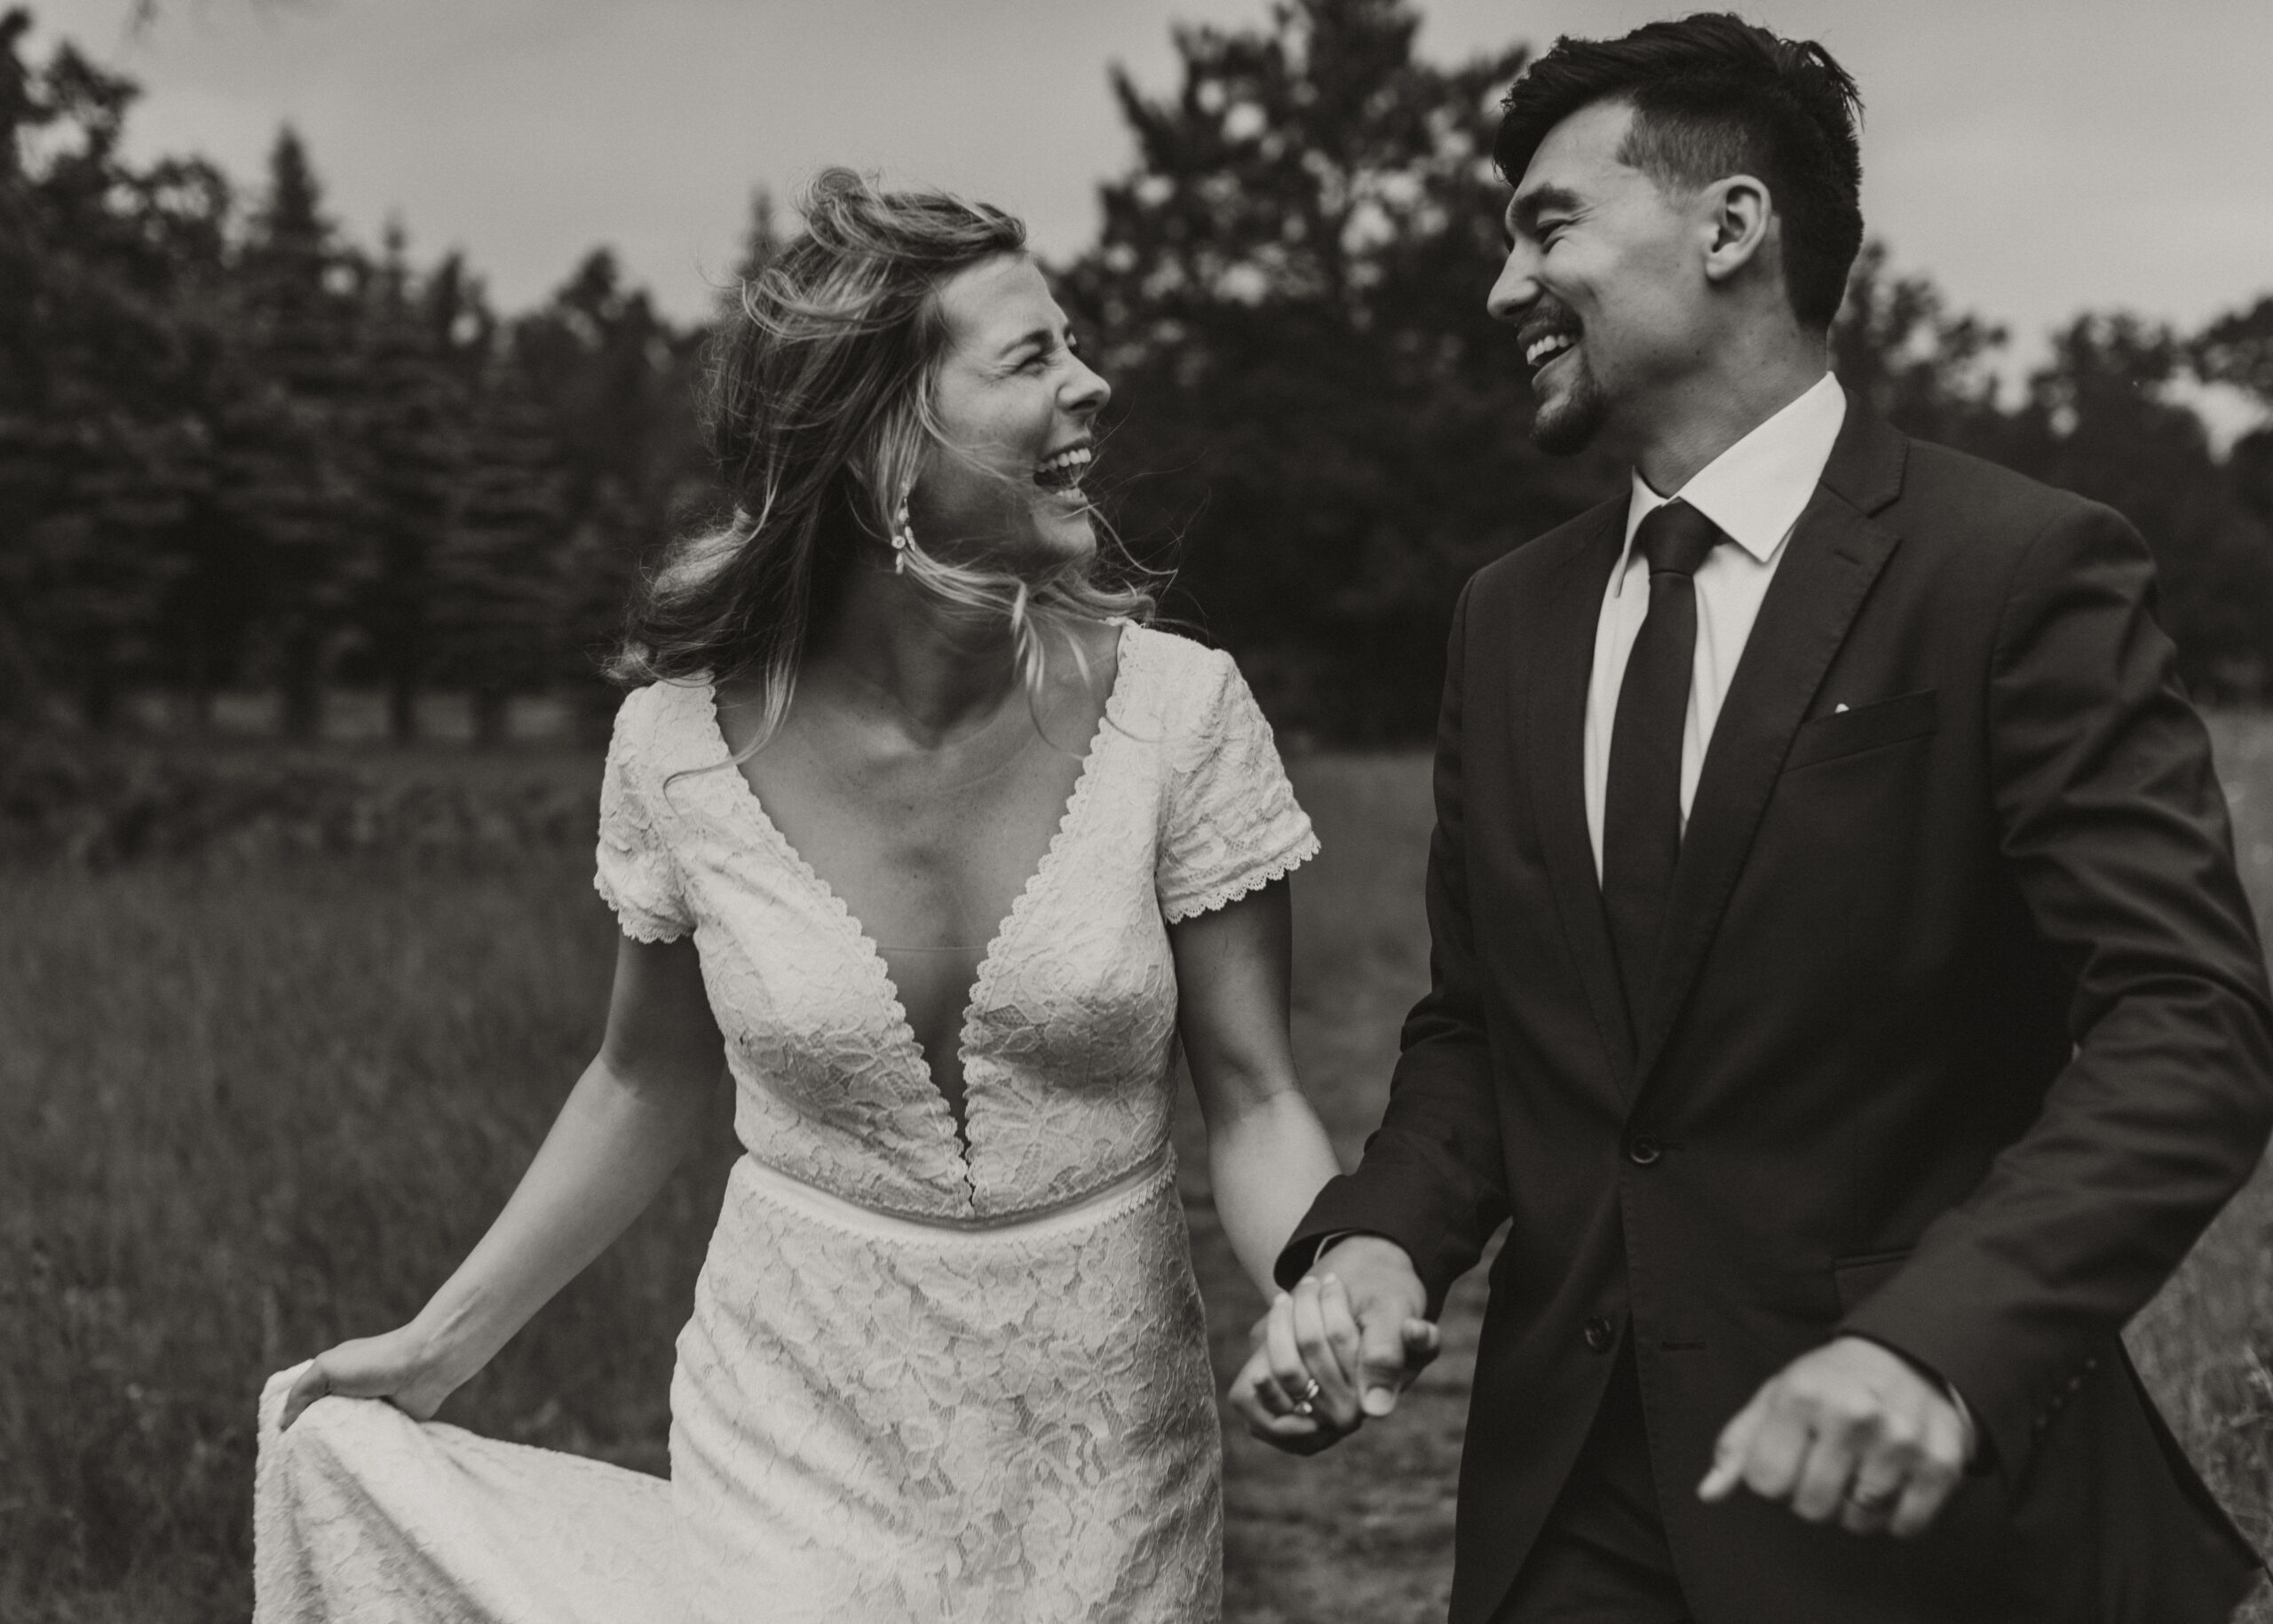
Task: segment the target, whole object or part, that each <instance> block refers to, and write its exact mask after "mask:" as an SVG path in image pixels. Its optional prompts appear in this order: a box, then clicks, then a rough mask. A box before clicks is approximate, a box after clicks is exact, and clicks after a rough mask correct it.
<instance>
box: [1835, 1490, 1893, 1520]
mask: <svg viewBox="0 0 2273 1624" xmlns="http://www.w3.org/2000/svg"><path fill="white" fill-rule="evenodd" d="M1901 1498H1902V1485H1900V1484H1897V1485H1894V1486H1893V1487H1891V1488H1889V1489H1888V1490H1887V1491H1886V1492H1885V1493H1881V1494H1873V1495H1867V1496H1865V1495H1862V1494H1857V1493H1855V1491H1854V1489H1853V1488H1852V1487H1851V1486H1850V1487H1849V1489H1848V1491H1847V1503H1848V1504H1849V1505H1850V1506H1852V1507H1854V1508H1855V1509H1857V1511H1868V1512H1871V1513H1872V1514H1873V1515H1876V1514H1877V1513H1879V1512H1881V1511H1891V1510H1892V1509H1894V1505H1895V1502H1896V1501H1898V1500H1900V1499H1901Z"/></svg>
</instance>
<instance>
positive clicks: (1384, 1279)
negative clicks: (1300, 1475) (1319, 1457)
mask: <svg viewBox="0 0 2273 1624" xmlns="http://www.w3.org/2000/svg"><path fill="white" fill-rule="evenodd" d="M1427 1311H1428V1293H1427V1291H1426V1290H1425V1289H1424V1288H1423V1287H1422V1284H1421V1279H1420V1276H1418V1275H1417V1274H1415V1273H1414V1270H1413V1264H1412V1260H1411V1259H1409V1258H1408V1257H1406V1255H1405V1251H1404V1248H1401V1247H1399V1246H1398V1245H1397V1244H1396V1243H1395V1242H1394V1241H1390V1240H1382V1238H1380V1237H1379V1236H1374V1235H1353V1236H1351V1237H1350V1238H1349V1239H1348V1240H1342V1241H1338V1242H1336V1243H1335V1244H1334V1245H1333V1246H1332V1247H1329V1248H1327V1250H1326V1251H1325V1252H1324V1253H1322V1254H1321V1255H1320V1256H1319V1260H1318V1263H1317V1264H1316V1266H1314V1267H1313V1268H1312V1269H1311V1272H1310V1273H1309V1274H1307V1275H1305V1276H1303V1279H1302V1280H1301V1281H1300V1282H1299V1283H1298V1284H1297V1285H1296V1286H1295V1289H1294V1290H1293V1291H1291V1292H1281V1293H1280V1294H1279V1296H1278V1297H1277V1299H1276V1300H1274V1301H1273V1302H1272V1303H1271V1311H1270V1312H1269V1313H1267V1314H1265V1315H1264V1316H1263V1318H1262V1319H1260V1320H1258V1321H1256V1323H1255V1351H1254V1352H1253V1353H1252V1354H1251V1355H1250V1356H1249V1357H1248V1359H1247V1364H1246V1366H1245V1367H1244V1368H1242V1369H1241V1370H1240V1372H1239V1374H1238V1376H1237V1377H1235V1378H1234V1379H1233V1380H1232V1390H1231V1402H1232V1409H1233V1410H1235V1411H1237V1412H1238V1414H1239V1419H1240V1420H1242V1421H1243V1422H1246V1423H1247V1430H1248V1431H1249V1432H1251V1433H1253V1434H1254V1435H1255V1437H1256V1438H1261V1439H1262V1440H1263V1442H1264V1443H1266V1444H1269V1445H1270V1446H1272V1447H1273V1448H1275V1449H1282V1450H1285V1451H1286V1452H1287V1454H1317V1453H1318V1452H1319V1451H1320V1450H1322V1449H1326V1448H1329V1447H1331V1446H1333V1445H1334V1444H1337V1443H1339V1442H1340V1441H1341V1440H1342V1438H1347V1437H1348V1436H1349V1435H1350V1433H1352V1432H1354V1431H1356V1430H1358V1427H1360V1426H1361V1425H1363V1424H1364V1423H1365V1422H1366V1419H1367V1418H1368V1417H1372V1416H1380V1415H1386V1414H1389V1413H1390V1411H1392V1410H1394V1409H1395V1408H1396V1407H1397V1400H1398V1395H1399V1394H1400V1393H1402V1392H1403V1391H1404V1390H1406V1387H1408V1386H1410V1385H1411V1384H1412V1382H1413V1379H1414V1377H1415V1376H1417V1375H1419V1374H1421V1372H1422V1370H1423V1369H1424V1368H1425V1367H1427V1366H1428V1364H1429V1362H1430V1360H1431V1359H1435V1358H1436V1357H1437V1347H1438V1341H1437V1327H1436V1326H1435V1325H1434V1324H1432V1323H1431V1322H1430V1320H1429V1319H1427V1318H1426V1314H1427Z"/></svg>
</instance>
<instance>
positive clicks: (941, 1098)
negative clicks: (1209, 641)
mask: <svg viewBox="0 0 2273 1624" xmlns="http://www.w3.org/2000/svg"><path fill="white" fill-rule="evenodd" d="M1132 645H1133V640H1132V639H1131V638H1129V628H1128V626H1127V624H1126V623H1123V624H1122V625H1121V628H1120V630H1119V631H1118V633H1117V634H1116V636H1115V638H1114V641H1113V685H1112V686H1111V687H1109V688H1107V689H1106V690H1105V704H1104V706H1103V708H1102V709H1099V710H1098V712H1097V725H1096V727H1095V728H1094V729H1093V730H1092V731H1091V733H1090V734H1089V747H1088V749H1085V750H1084V751H1083V752H1082V754H1081V767H1080V769H1079V770H1078V771H1077V772H1075V773H1074V776H1073V788H1072V789H1071V790H1069V791H1068V792H1067V793H1066V796H1065V805H1064V806H1063V807H1062V808H1060V809H1059V811H1058V814H1057V827H1056V828H1054V829H1052V830H1051V831H1050V836H1049V844H1047V845H1045V846H1043V848H1042V851H1041V858H1040V860H1038V861H1037V862H1036V863H1035V864H1034V869H1033V871H1032V872H1031V873H1029V874H1028V875H1026V883H1024V884H1023V885H1021V886H1019V887H1018V894H1017V895H1016V896H1014V897H1012V898H1011V899H1010V907H1009V909H1008V910H1007V911H1006V912H1005V913H1004V914H1003V915H1002V919H1001V921H1000V922H999V923H997V924H996V925H995V927H994V935H993V936H992V937H991V938H989V939H988V940H987V943H986V948H985V949H984V950H983V951H982V952H981V953H980V955H979V958H978V970H977V971H976V973H974V974H973V976H972V977H971V982H970V992H969V993H968V994H966V995H965V998H964V1002H963V1008H962V1019H961V1020H960V1021H958V1022H956V1023H955V1056H954V1058H955V1065H956V1066H957V1068H958V1069H959V1070H960V1071H961V1073H962V1098H963V1112H962V1124H961V1127H960V1129H958V1126H957V1124H956V1121H955V1114H954V1107H953V1106H952V1105H949V1104H948V1103H947V1097H946V1092H945V1091H944V1090H943V1089H941V1088H940V1087H939V1079H938V1078H936V1077H934V1076H933V1075H932V1074H931V1063H930V1061H929V1060H928V1059H927V1058H925V1056H924V1053H923V1044H922V1043H921V1042H918V1041H917V1040H916V1036H915V1022H913V1021H912V1020H910V1019H909V1018H908V1014H907V1003H906V1002H905V1001H904V1000H903V999H902V998H901V997H900V994H899V983H898V982H896V981H894V980H893V979H892V976H891V961H890V960H888V959H886V958H885V957H884V954H883V948H882V947H879V946H878V945H877V943H876V939H875V937H874V936H873V935H871V934H870V933H869V931H868V928H867V925H865V924H864V923H861V921H860V917H859V915H857V914H855V913H854V912H853V911H852V908H851V904H849V903H847V902H846V901H845V900H844V899H843V896H842V895H841V894H840V893H839V892H838V891H837V889H836V887H835V886H834V885H831V884H830V883H828V879H827V878H826V877H825V876H823V875H822V874H821V872H820V870H819V869H818V868H815V867H813V866H812V864H811V863H810V862H808V861H806V860H805V855H804V852H800V851H798V850H797V848H796V845H795V844H793V843H792V842H791V841H790V839H789V837H788V836H787V835H785V834H783V833H782V832H781V827H780V825H779V824H777V823H775V822H774V821H773V814H772V812H768V811H766V810H765V803H764V801H763V800H762V799H760V798H759V796H758V793H757V787H756V785H754V784H752V783H751V782H750V781H749V780H748V777H746V776H745V775H744V774H743V772H742V770H741V764H740V763H738V762H737V761H735V759H734V751H733V745H731V744H729V743H728V742H727V741H726V730H725V726H724V725H722V723H721V721H720V719H719V716H718V689H717V684H716V683H714V682H708V681H706V682H704V683H703V684H702V685H701V697H702V700H703V706H704V711H705V714H706V715H707V716H708V717H709V725H710V743H711V744H712V746H713V747H714V748H715V749H717V751H718V753H719V759H718V760H717V762H715V763H713V764H712V765H713V766H724V767H725V768H727V769H728V770H729V771H731V772H733V776H734V781H735V785H736V787H737V789H738V791H739V793H738V794H737V796H736V797H735V798H736V799H737V800H739V801H741V803H742V804H744V805H745V806H747V807H748V809H749V813H750V815H751V816H752V817H753V818H755V820H756V824H757V828H758V831H759V833H760V835H761V836H762V837H763V838H764V839H765V840H766V841H767V842H768V843H769V844H772V847H773V848H774V851H775V852H776V853H777V855H779V856H780V858H781V860H782V861H783V863H784V865H785V866H786V867H788V869H789V871H790V872H791V873H792V874H794V875H796V876H797V878H798V880H799V881H800V882H801V883H803V884H804V887H805V889H806V890H807V891H809V892H811V893H812V895H813V896H815V897H816V898H818V899H820V901H821V902H822V903H823V904H824V906H825V907H827V909H828V912H829V914H830V915H832V916H833V917H834V918H835V919H836V920H837V921H838V922H839V923H840V927H841V928H842V929H843V930H844V931H848V932H849V933H850V934H851V938H852V939H853V941H854V943H855V946H856V947H857V950H858V953H859V958H860V960H861V963H862V964H863V965H864V966H865V968H866V969H867V973H868V979H869V982H870V986H871V990H872V993H873V994H874V996H875V1001H876V1002H877V1004H878V1005H879V1007H880V1008H881V1009H882V1010H883V1014H884V1016H885V1018H886V1024H887V1026H888V1028H889V1031H890V1033H891V1045H892V1049H893V1052H894V1053H895V1055H897V1056H898V1057H899V1059H900V1061H901V1070H902V1072H903V1073H904V1074H905V1076H906V1079H907V1081H908V1082H910V1083H911V1084H912V1085H913V1086H915V1088H916V1089H918V1091H919V1092H920V1094H921V1095H922V1096H923V1099H924V1102H925V1112H926V1114H927V1115H929V1116H931V1117H932V1118H933V1119H934V1120H935V1121H936V1122H937V1123H938V1125H939V1128H940V1129H941V1130H942V1131H943V1132H944V1134H945V1136H946V1140H947V1143H948V1145H950V1146H951V1148H952V1149H953V1150H954V1154H955V1159H956V1161H957V1163H958V1165H959V1166H960V1168H961V1169H962V1176H963V1182H964V1184H965V1186H966V1193H968V1194H975V1193H976V1191H977V1181H976V1179H975V1177H974V1176H973V1171H972V1160H973V1157H974V1154H975V1152H976V1147H977V1141H978V1128H977V1124H978V1116H979V1089H978V1075H977V1074H976V1073H974V1071H973V1069H972V1066H971V1046H972V1044H973V1042H975V1041H976V1039H977V1037H978V1025H979V1021H980V1018H981V1016H982V1014H983V1012H984V1011H985V1010H986V1003H987V999H988V996H989V994H991V993H992V992H993V990H994V980H995V971H996V967H997V965H998V964H999V963H1000V962H1001V959H1002V952H1003V949H1004V947H1005V946H1006V944H1008V943H1009V941H1010V939H1011V938H1012V937H1013V936H1014V935H1015V934H1016V933H1017V931H1018V926H1019V924H1020V923H1022V922H1023V921H1024V919H1025V917H1026V914H1027V913H1028V912H1029V911H1030V910H1031V907H1032V904H1033V902H1034V899H1035V898H1037V897H1039V896H1041V894H1042V892H1043V891H1044V890H1045V889H1046V888H1047V886H1048V883H1049V879H1050V877H1051V876H1052V875H1053V874H1054V873H1055V871H1056V870H1057V866H1058V864H1057V854H1058V852H1059V851H1060V849H1061V848H1063V847H1064V846H1065V844H1067V842H1068V840H1069V838H1070V836H1072V835H1073V831H1074V829H1075V828H1077V827H1078V825H1079V820H1080V818H1081V810H1082V808H1083V807H1084V806H1085V805H1086V804H1088V801H1089V787H1090V785H1091V784H1092V783H1093V782H1094V781H1095V780H1096V779H1097V764H1098V761H1099V759H1100V758H1101V757H1103V756H1104V754H1105V748H1106V744H1107V742H1108V741H1109V739H1110V738H1111V736H1112V735H1113V733H1115V732H1117V731H1120V730H1121V727H1120V717H1118V716H1117V715H1116V712H1117V711H1118V710H1119V709H1120V708H1121V695H1122V694H1123V693H1125V692H1126V691H1127V688H1128V677H1129V651H1130V648H1131V646H1132Z"/></svg>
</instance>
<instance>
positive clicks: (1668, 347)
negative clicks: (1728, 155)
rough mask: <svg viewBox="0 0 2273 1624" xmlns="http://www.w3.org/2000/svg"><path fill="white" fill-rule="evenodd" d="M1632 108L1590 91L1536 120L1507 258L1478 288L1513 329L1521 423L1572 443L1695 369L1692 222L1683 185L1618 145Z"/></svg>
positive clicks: (1554, 442)
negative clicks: (1526, 378)
mask: <svg viewBox="0 0 2273 1624" xmlns="http://www.w3.org/2000/svg"><path fill="white" fill-rule="evenodd" d="M1633 123H1634V109H1633V107H1631V106H1630V105H1628V104H1627V103H1624V102H1618V101H1603V102H1596V103H1594V104H1592V105H1591V106H1588V107H1581V108H1580V110H1579V111H1578V112H1576V113H1573V114H1572V115H1571V116H1570V117H1568V118H1566V119H1564V121H1563V122H1562V123H1559V124H1557V125H1556V126H1555V128H1554V129H1553V130H1552V131H1549V132H1548V136H1547V139H1545V140H1543V141H1541V142H1540V146H1539V150H1538V151H1537V152H1536V153H1534V154H1532V160H1531V162H1530V164H1529V166H1528V167H1527V168H1526V169H1525V170H1524V173H1523V176H1522V178H1520V179H1519V180H1518V181H1517V185H1516V193H1515V196H1514V197H1513V198H1512V199H1511V200H1509V204H1508V211H1507V218H1506V221H1505V225H1506V228H1507V237H1508V245H1509V246H1508V259H1507V264H1506V265H1505V266H1504V267H1503V268H1502V269H1501V273H1500V280H1499V281H1498V282H1496V283H1495V284H1494V285H1493V289H1492V292H1491V296H1490V297H1489V298H1488V299H1487V300H1486V301H1485V304H1486V305H1487V307H1488V308H1489V309H1490V310H1491V312H1492V313H1493V315H1494V316H1495V317H1497V318H1498V319H1499V320H1501V321H1505V322H1507V323H1509V325H1510V326H1512V327H1513V328H1514V329H1516V341H1517V344H1519V345H1521V346H1522V347H1523V353H1524V360H1525V364H1526V365H1527V366H1528V367H1529V368H1531V374H1532V390H1533V391H1534V392H1535V393H1536V395H1537V397H1538V408H1537V412H1536V415H1535V416H1534V417H1533V419H1532V438H1533V439H1534V440H1537V441H1538V442H1539V444H1540V446H1541V447H1542V448H1545V449H1547V450H1548V451H1555V452H1566V453H1567V452H1572V451H1576V450H1579V449H1580V448H1583V447H1584V446H1586V445H1587V444H1588V442H1590V441H1591V440H1593V439H1594V438H1595V436H1596V434H1597V433H1598V432H1601V430H1602V429H1603V428H1604V426H1605V425H1611V424H1619V423H1620V420H1621V419H1624V418H1627V417H1628V416H1630V415H1631V411H1632V408H1633V407H1634V405H1635V402H1636V401H1637V400H1642V399H1644V398H1646V397H1647V396H1648V395H1649V394H1650V393H1651V392H1652V391H1653V390H1654V389H1655V388H1657V387H1658V386H1659V385H1661V384H1665V383H1667V382H1669V381H1671V380H1672V379H1674V378H1676V377H1679V376H1683V375H1684V374H1686V373H1687V372H1689V371H1691V370H1693V369H1694V368H1695V366H1696V363H1697V360H1698V357H1699V350H1700V348H1701V347H1702V345H1704V344H1705V343H1706V342H1707V339H1706V332H1705V323H1706V321H1707V307H1706V299H1707V287H1706V279H1705V276H1704V273H1703V264H1702V261H1703V251H1702V250H1703V248H1704V246H1705V244H1706V243H1707V242H1709V239H1710V230H1709V227H1703V229H1702V230H1701V231H1700V226H1702V222H1700V220H1699V212H1698V210H1697V209H1696V207H1695V201H1696V200H1694V199H1693V198H1690V197H1685V196H1683V195H1682V194H1680V193H1679V192H1678V191H1668V190H1667V188H1666V187H1664V186H1661V185H1660V184H1659V182H1658V181H1657V180H1656V179H1654V178H1651V176H1649V175H1648V174H1645V173H1644V172H1643V170H1639V169H1637V168H1635V166H1634V165H1632V164H1631V163H1628V162H1627V161H1626V159H1625V157H1624V156H1623V155H1622V154H1623V152H1624V149H1625V146H1626V138H1627V134H1628V131H1629V130H1630V129H1631V128H1632V125H1633Z"/></svg>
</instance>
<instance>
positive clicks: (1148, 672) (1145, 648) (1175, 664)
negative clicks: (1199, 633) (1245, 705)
mask: <svg viewBox="0 0 2273 1624" xmlns="http://www.w3.org/2000/svg"><path fill="white" fill-rule="evenodd" d="M1121 662H1122V664H1124V665H1125V666H1127V667H1128V668H1129V673H1130V675H1131V676H1132V677H1137V678H1139V679H1140V680H1141V682H1142V683H1143V685H1144V686H1146V687H1147V688H1150V689H1152V691H1154V692H1155V693H1160V694H1162V695H1165V696H1168V697H1169V698H1171V699H1198V700H1202V701H1204V700H1207V699H1209V698H1212V697H1213V696H1214V695H1215V694H1216V693H1217V692H1218V691H1220V690H1221V689H1222V687H1223V686H1224V682H1225V681H1226V680H1227V679H1228V680H1230V681H1233V682H1236V681H1238V680H1239V667H1238V666H1236V665H1234V664H1233V663H1232V657H1231V656H1230V655H1229V654H1225V653H1224V651H1223V650H1222V649H1220V648H1210V647H1208V646H1207V645H1206V644H1205V643H1200V642H1196V641H1194V640H1193V639H1192V638H1187V637H1183V636H1180V635H1179V634H1177V633H1176V632H1173V631H1164V630H1161V629H1160V628H1159V627H1157V626H1139V625H1131V626H1130V627H1129V629H1128V631H1127V634H1126V635H1125V636H1124V637H1123V638H1122V639H1121Z"/></svg>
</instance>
